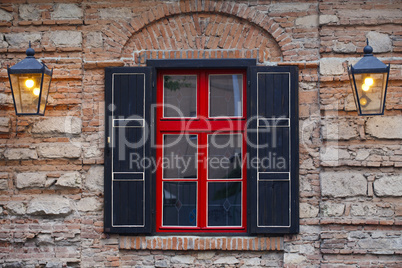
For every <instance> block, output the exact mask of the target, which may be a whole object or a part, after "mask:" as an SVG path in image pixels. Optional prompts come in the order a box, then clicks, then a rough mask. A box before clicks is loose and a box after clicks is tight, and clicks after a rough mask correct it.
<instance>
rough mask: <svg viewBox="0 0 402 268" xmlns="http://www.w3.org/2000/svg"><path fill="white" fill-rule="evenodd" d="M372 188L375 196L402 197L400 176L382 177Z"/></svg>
mask: <svg viewBox="0 0 402 268" xmlns="http://www.w3.org/2000/svg"><path fill="white" fill-rule="evenodd" d="M373 186H374V193H375V195H376V196H402V175H395V176H386V177H382V178H380V179H377V180H375V181H374V184H373Z"/></svg>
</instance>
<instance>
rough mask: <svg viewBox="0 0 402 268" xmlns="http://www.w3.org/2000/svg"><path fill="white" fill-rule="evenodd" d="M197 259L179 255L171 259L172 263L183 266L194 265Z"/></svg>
mask: <svg viewBox="0 0 402 268" xmlns="http://www.w3.org/2000/svg"><path fill="white" fill-rule="evenodd" d="M194 260H195V258H194V257H193V256H187V255H177V256H174V257H173V258H172V259H171V262H172V263H181V264H193V263H194Z"/></svg>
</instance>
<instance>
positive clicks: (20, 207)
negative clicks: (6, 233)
mask: <svg viewBox="0 0 402 268" xmlns="http://www.w3.org/2000/svg"><path fill="white" fill-rule="evenodd" d="M6 207H7V210H8V211H9V212H10V213H11V214H16V215H24V214H25V213H26V211H27V208H26V207H25V205H24V203H22V202H18V201H11V202H8V203H7V205H6Z"/></svg>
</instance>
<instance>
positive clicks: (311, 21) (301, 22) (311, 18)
mask: <svg viewBox="0 0 402 268" xmlns="http://www.w3.org/2000/svg"><path fill="white" fill-rule="evenodd" d="M295 24H296V26H300V27H305V28H310V27H317V26H318V15H308V16H304V17H299V18H296V21H295Z"/></svg>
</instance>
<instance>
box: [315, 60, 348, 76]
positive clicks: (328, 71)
mask: <svg viewBox="0 0 402 268" xmlns="http://www.w3.org/2000/svg"><path fill="white" fill-rule="evenodd" d="M343 62H344V60H343V59H338V58H323V59H320V74H322V75H339V74H344V72H345V70H344V69H343V65H342V63H343Z"/></svg>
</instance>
